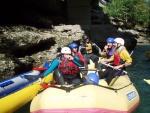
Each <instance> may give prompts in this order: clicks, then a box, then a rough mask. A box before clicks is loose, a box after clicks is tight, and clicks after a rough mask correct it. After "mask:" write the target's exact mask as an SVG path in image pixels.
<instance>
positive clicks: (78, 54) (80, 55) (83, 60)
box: [74, 52, 86, 65]
mask: <svg viewBox="0 0 150 113" xmlns="http://www.w3.org/2000/svg"><path fill="white" fill-rule="evenodd" d="M74 55H76V56H78V57H79V59H80V60H81V61H82V62H83V63H84V65H86V61H85V59H84V57H83V56H82V54H80V53H79V52H76V53H74Z"/></svg>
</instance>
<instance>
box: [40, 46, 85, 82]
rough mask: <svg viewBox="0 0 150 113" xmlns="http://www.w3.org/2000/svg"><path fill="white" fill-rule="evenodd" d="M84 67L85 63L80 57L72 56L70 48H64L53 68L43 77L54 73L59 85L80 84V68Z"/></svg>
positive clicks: (54, 61)
mask: <svg viewBox="0 0 150 113" xmlns="http://www.w3.org/2000/svg"><path fill="white" fill-rule="evenodd" d="M82 66H84V62H83V61H82V60H80V59H79V57H78V56H76V55H72V54H71V49H70V48H69V47H63V48H62V49H61V54H60V55H59V56H57V57H56V58H55V59H54V60H53V61H52V63H51V66H50V67H49V69H47V70H46V71H45V72H44V74H43V76H44V77H45V76H47V75H48V74H50V73H52V72H53V76H54V79H55V80H56V82H57V84H59V85H64V84H66V83H67V84H80V83H81V79H80V76H79V71H80V70H79V67H82ZM39 81H41V78H40V79H39Z"/></svg>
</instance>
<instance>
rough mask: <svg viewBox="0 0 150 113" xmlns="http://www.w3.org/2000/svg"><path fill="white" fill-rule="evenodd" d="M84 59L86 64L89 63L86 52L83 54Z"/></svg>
mask: <svg viewBox="0 0 150 113" xmlns="http://www.w3.org/2000/svg"><path fill="white" fill-rule="evenodd" d="M84 59H85V62H86V64H89V56H88V54H85V55H84Z"/></svg>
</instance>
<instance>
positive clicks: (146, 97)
mask: <svg viewBox="0 0 150 113" xmlns="http://www.w3.org/2000/svg"><path fill="white" fill-rule="evenodd" d="M147 50H150V45H149V44H145V45H142V44H138V45H137V46H136V48H135V49H134V52H133V54H132V58H133V64H132V66H131V67H129V68H127V71H128V73H129V77H130V79H131V81H132V82H133V83H134V85H135V87H136V89H137V91H138V93H139V95H140V104H139V106H138V108H137V109H136V110H135V111H134V112H133V113H150V109H149V106H150V84H148V83H147V82H145V81H144V80H142V79H139V78H137V77H135V76H134V75H136V76H139V77H140V78H143V79H147V80H150V74H149V73H150V60H148V58H147V57H146V55H145V51H147ZM30 103H31V102H29V103H27V104H26V105H25V106H23V107H22V108H20V109H19V110H17V111H16V112H15V113H30Z"/></svg>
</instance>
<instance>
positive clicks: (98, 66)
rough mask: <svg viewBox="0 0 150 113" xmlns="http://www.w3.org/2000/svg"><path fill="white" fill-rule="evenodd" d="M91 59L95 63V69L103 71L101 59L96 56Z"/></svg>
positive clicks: (92, 55)
mask: <svg viewBox="0 0 150 113" xmlns="http://www.w3.org/2000/svg"><path fill="white" fill-rule="evenodd" d="M91 59H92V61H93V62H94V63H95V68H97V69H98V70H99V71H101V66H100V64H99V63H98V61H99V57H98V56H96V55H94V54H91Z"/></svg>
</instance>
